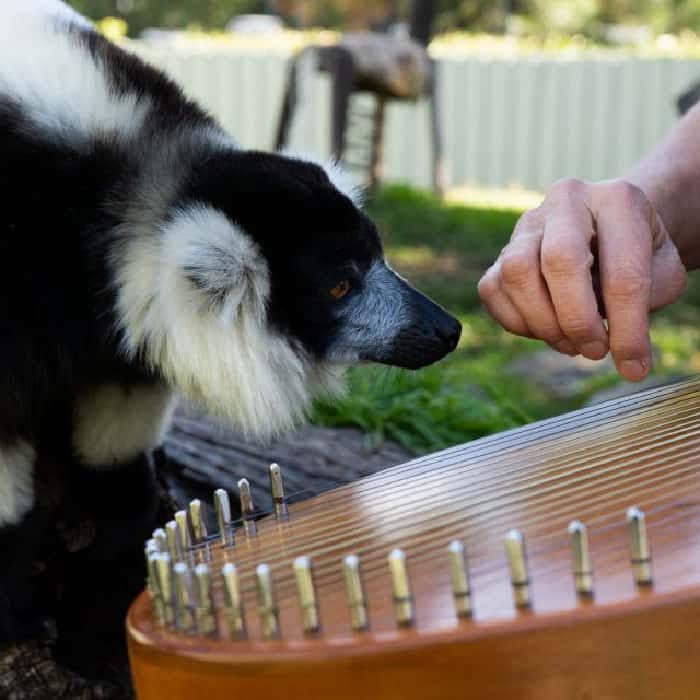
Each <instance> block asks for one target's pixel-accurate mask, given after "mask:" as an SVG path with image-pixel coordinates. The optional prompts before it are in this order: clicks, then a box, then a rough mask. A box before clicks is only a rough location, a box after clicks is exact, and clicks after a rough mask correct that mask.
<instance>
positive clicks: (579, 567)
mask: <svg viewBox="0 0 700 700" xmlns="http://www.w3.org/2000/svg"><path fill="white" fill-rule="evenodd" d="M569 534H570V535H571V555H572V559H573V570H574V586H575V587H576V592H577V593H578V594H579V595H593V564H592V563H591V555H590V554H589V552H588V531H587V529H586V526H585V525H584V524H583V523H582V522H580V521H579V520H572V521H571V522H570V523H569Z"/></svg>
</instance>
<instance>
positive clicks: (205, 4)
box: [69, 0, 700, 39]
mask: <svg viewBox="0 0 700 700" xmlns="http://www.w3.org/2000/svg"><path fill="white" fill-rule="evenodd" d="M69 2H70V3H71V4H72V5H74V6H75V7H76V8H77V9H78V10H80V11H81V12H83V13H85V14H87V15H88V16H89V17H92V18H93V19H101V18H102V17H105V16H114V17H120V18H121V19H124V20H125V21H126V22H127V23H128V25H129V32H130V34H131V36H136V35H138V33H139V32H140V31H141V30H142V29H144V28H146V27H166V28H175V27H188V26H195V27H201V28H204V29H221V28H223V27H224V26H225V24H226V22H228V20H229V19H231V17H233V16H234V15H236V14H241V13H248V12H278V13H279V14H281V15H282V17H284V19H285V20H286V21H287V23H288V24H289V25H291V26H300V25H301V26H306V27H309V26H317V27H319V26H324V27H332V28H348V27H357V26H370V25H372V24H373V23H376V22H377V21H379V20H381V19H382V18H385V17H387V16H388V15H389V14H390V13H391V12H392V11H393V9H395V8H398V10H399V15H400V16H403V17H407V16H408V14H409V12H410V4H411V3H410V1H409V0H394V1H393V2H392V1H391V0H383V2H370V1H369V0H305V1H304V2H302V3H300V2H293V1H292V0H69ZM513 20H519V22H515V23H514V21H513ZM624 23H628V24H642V25H648V26H651V27H652V28H653V29H654V31H656V32H657V33H663V32H678V31H680V30H683V29H688V28H689V29H694V30H698V29H700V0H508V1H507V2H505V1H504V0H437V11H436V18H435V30H436V31H438V32H447V31H454V30H469V31H472V32H473V31H482V32H483V31H486V32H496V33H500V32H503V31H506V30H508V29H509V28H511V27H513V26H514V25H515V24H517V25H518V26H519V27H520V28H521V29H525V30H526V31H528V32H536V33H539V34H551V33H565V34H584V35H586V36H589V37H593V38H596V39H600V38H602V37H603V34H602V30H603V28H604V27H605V26H607V25H610V24H624Z"/></svg>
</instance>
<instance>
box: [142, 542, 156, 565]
mask: <svg viewBox="0 0 700 700" xmlns="http://www.w3.org/2000/svg"><path fill="white" fill-rule="evenodd" d="M159 551H160V550H159V549H158V543H157V542H156V541H155V540H154V539H153V538H151V539H148V540H146V542H145V544H144V545H143V553H144V554H145V556H146V570H148V560H149V557H150V555H151V552H156V553H157V552H159Z"/></svg>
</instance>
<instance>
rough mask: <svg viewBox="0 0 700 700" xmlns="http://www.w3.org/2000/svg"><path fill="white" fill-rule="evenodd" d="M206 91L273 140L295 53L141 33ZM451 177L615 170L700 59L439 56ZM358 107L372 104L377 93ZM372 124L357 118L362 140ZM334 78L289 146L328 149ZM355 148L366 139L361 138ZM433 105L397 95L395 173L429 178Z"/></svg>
mask: <svg viewBox="0 0 700 700" xmlns="http://www.w3.org/2000/svg"><path fill="white" fill-rule="evenodd" d="M130 46H132V47H133V49H134V50H135V51H137V52H138V53H139V54H140V55H142V56H143V57H144V58H146V59H147V60H149V61H151V62H152V63H154V64H155V65H157V66H160V67H162V68H163V69H164V70H166V71H167V72H168V73H170V74H171V75H172V76H173V78H175V79H176V80H177V81H178V82H179V83H180V84H181V85H182V86H183V88H184V89H185V91H186V92H187V93H188V94H189V95H191V96H192V97H194V98H196V99H198V100H199V101H201V103H202V104H203V105H204V106H205V107H206V108H207V109H209V110H210V111H211V112H212V113H213V114H214V115H215V116H216V117H217V118H218V119H219V120H220V121H221V123H222V124H223V126H224V127H225V128H226V129H227V130H228V131H230V132H231V133H232V134H233V136H234V137H235V138H236V140H238V141H239V142H240V143H242V144H243V145H245V146H247V147H251V148H266V149H269V148H271V147H272V145H273V142H274V137H275V131H276V127H277V120H278V118H279V112H280V108H281V103H282V94H283V90H284V84H285V80H286V75H287V71H288V66H289V57H288V56H286V55H284V54H282V53H266V52H260V53H254V52H250V51H246V52H240V51H236V50H233V49H230V48H211V49H209V48H207V49H201V48H190V47H181V46H175V45H173V46H165V45H164V46H158V45H150V44H143V43H139V42H132V43H131V44H130ZM437 66H438V68H437V69H438V77H439V100H440V111H441V119H442V125H443V133H444V136H443V138H444V151H445V159H446V163H445V165H446V175H447V179H448V183H449V185H451V186H458V185H462V184H475V185H480V186H495V187H504V186H510V185H520V186H523V187H529V188H536V189H543V188H545V187H547V186H548V185H549V184H551V183H552V182H553V181H554V180H556V179H558V178H561V177H565V176H576V177H580V178H584V179H598V178H605V177H614V176H616V175H619V174H621V173H624V171H625V170H626V169H627V168H629V167H630V166H631V165H632V164H633V163H634V162H635V161H636V160H637V159H638V158H640V157H641V156H642V155H643V154H644V153H645V152H646V151H647V150H649V149H650V148H651V147H652V146H653V145H654V143H656V142H657V141H658V140H659V138H661V137H662V136H663V134H664V133H665V132H666V131H667V130H668V129H669V128H670V127H671V125H672V124H673V123H674V121H675V120H676V118H677V117H676V104H675V102H676V99H677V97H678V95H679V94H680V93H681V92H682V91H683V90H685V89H687V87H688V86H689V85H690V84H691V83H692V82H693V81H694V80H696V79H700V61H699V60H690V59H688V60H681V59H647V58H633V57H610V56H600V55H597V56H590V57H582V58H559V57H556V56H527V57H521V58H517V59H514V58H488V57H474V56H464V57H459V58H453V57H449V58H441V59H439V60H438V63H437ZM355 100H356V103H355V106H354V109H355V110H356V111H363V112H365V113H370V112H371V110H372V109H373V103H372V100H371V98H369V97H368V96H359V97H358V98H355ZM366 128H367V127H366V124H365V125H362V124H358V125H355V126H353V129H355V130H357V133H355V135H354V136H353V137H352V140H354V141H359V142H361V141H362V134H361V133H360V132H361V131H362V129H365V130H366ZM329 134H330V86H329V81H328V77H327V76H323V75H317V76H316V77H315V78H314V79H313V80H312V81H311V84H310V86H309V88H308V90H306V91H305V92H304V93H303V94H302V96H301V106H300V109H299V111H298V113H297V116H296V118H295V120H294V122H293V124H292V129H291V139H290V141H291V143H290V148H292V149H294V150H297V151H301V152H312V153H316V154H317V155H318V156H320V157H323V158H325V157H327V156H328V153H329ZM353 148H355V149H357V148H360V146H353ZM431 152H432V144H431V138H430V111H429V106H428V103H427V102H426V101H425V100H420V101H418V102H415V103H391V104H390V106H389V108H388V110H387V123H386V140H385V177H386V179H387V180H393V181H405V182H410V183H413V184H416V185H420V186H428V185H429V184H430V181H431Z"/></svg>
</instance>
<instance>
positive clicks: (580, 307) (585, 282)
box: [479, 179, 686, 381]
mask: <svg viewBox="0 0 700 700" xmlns="http://www.w3.org/2000/svg"><path fill="white" fill-rule="evenodd" d="M596 273H597V274H596ZM685 288H686V270H685V268H684V267H683V264H682V263H681V259H680V257H679V255H678V251H677V250H676V246H675V245H674V243H673V241H672V240H671V237H670V236H669V234H668V231H667V230H666V227H665V226H664V223H663V221H662V220H661V217H660V216H659V215H658V213H657V212H656V210H655V209H654V207H653V206H652V204H651V203H650V202H649V200H648V199H647V197H646V195H645V194H644V193H643V192H642V190H641V189H639V188H638V187H636V186H635V185H633V184H631V183H629V182H627V181H624V180H613V181H605V182H598V183H585V182H581V181H580V180H574V179H567V180H561V181H559V182H557V183H556V184H555V185H553V186H552V188H551V189H550V190H549V192H548V193H547V196H546V197H545V200H544V201H543V203H542V204H541V205H540V206H539V207H537V208H536V209H532V210H530V211H528V212H526V213H525V214H524V215H523V216H522V217H521V218H520V220H519V221H518V223H517V225H516V227H515V230H514V231H513V235H512V237H511V240H510V242H509V243H508V245H507V246H506V247H505V248H504V249H503V251H501V254H500V256H499V258H498V260H496V262H495V263H494V264H493V265H492V266H491V267H490V268H489V269H488V270H487V271H486V273H485V274H484V276H483V277H482V279H481V281H480V282H479V295H480V297H481V300H482V302H483V303H484V306H485V307H486V309H487V310H488V311H489V313H490V314H491V315H492V316H493V317H494V318H495V319H496V320H497V321H498V322H499V323H500V324H501V325H502V326H503V327H504V328H505V329H506V330H508V331H510V332H511V333H515V334H517V335H522V336H526V337H530V338H539V339H541V340H544V341H545V342H546V343H547V344H548V345H550V346H551V347H552V348H554V349H555V350H558V351H559V352H562V353H565V354H567V355H576V354H579V353H580V354H582V355H584V356H585V357H587V358H589V359H592V360H599V359H601V358H603V357H605V356H606V355H607V353H608V351H610V352H611V353H612V356H613V359H614V360H615V365H616V366H617V369H618V371H619V372H620V374H621V375H622V376H623V377H624V378H625V379H628V380H630V381H639V380H640V379H643V378H644V377H645V376H646V375H647V373H648V371H649V369H650V367H651V342H650V340H649V312H650V311H653V310H655V309H660V308H662V307H664V306H667V305H668V304H671V303H673V302H674V301H676V299H678V297H680V296H681V294H682V293H683V292H684V291H685ZM597 291H598V294H596V292H597ZM600 302H602V304H601V303H600ZM603 309H604V314H605V315H606V316H607V327H606V325H605V324H604V322H603V316H602V315H601V310H603Z"/></svg>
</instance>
